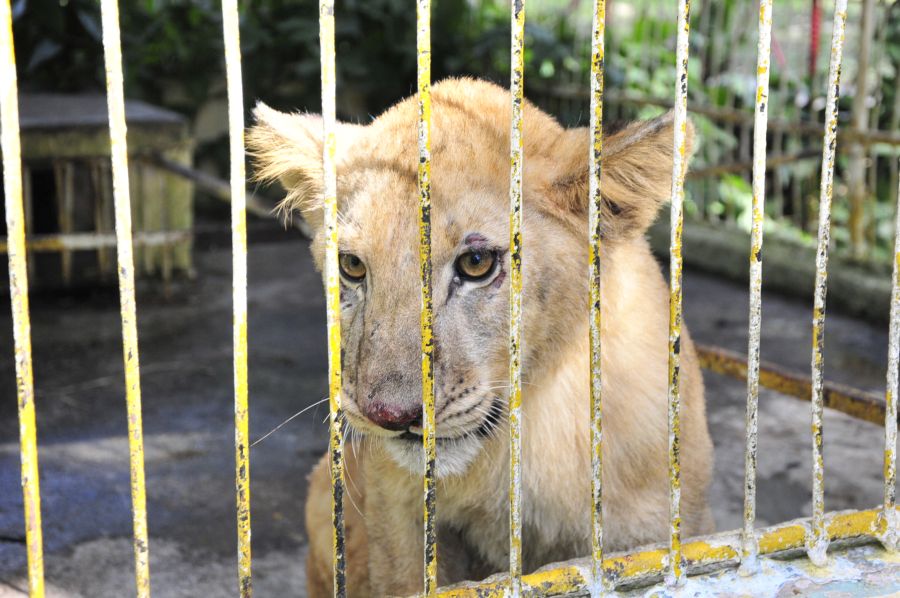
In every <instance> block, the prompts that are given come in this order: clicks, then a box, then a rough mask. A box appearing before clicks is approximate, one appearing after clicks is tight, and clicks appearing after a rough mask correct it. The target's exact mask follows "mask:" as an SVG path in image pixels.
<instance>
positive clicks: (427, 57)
mask: <svg viewBox="0 0 900 598" xmlns="http://www.w3.org/2000/svg"><path fill="white" fill-rule="evenodd" d="M416 53H417V61H416V65H417V69H416V72H417V78H418V87H419V96H418V104H419V120H418V147H419V163H418V183H419V269H420V270H419V274H420V276H421V279H422V305H421V312H422V313H421V326H422V330H421V337H422V415H423V425H422V448H423V450H424V452H425V471H424V472H423V475H424V493H425V495H424V502H425V514H424V517H425V519H424V534H425V538H424V546H425V549H424V550H425V553H424V565H425V568H424V587H425V596H427V597H428V598H431V597H433V596H435V593H436V592H437V531H436V529H435V522H436V514H435V502H436V497H435V474H436V472H435V458H436V455H435V437H436V432H437V431H436V429H435V422H434V330H433V326H432V324H433V319H432V311H431V307H432V304H431V0H418V1H417V2H416Z"/></svg>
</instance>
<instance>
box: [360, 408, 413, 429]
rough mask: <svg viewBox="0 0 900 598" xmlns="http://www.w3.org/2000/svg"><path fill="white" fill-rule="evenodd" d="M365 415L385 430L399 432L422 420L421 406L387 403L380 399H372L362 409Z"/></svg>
mask: <svg viewBox="0 0 900 598" xmlns="http://www.w3.org/2000/svg"><path fill="white" fill-rule="evenodd" d="M364 411H365V413H366V417H368V418H369V419H370V420H371V421H372V423H374V424H377V425H379V426H381V427H382V428H384V429H385V430H391V431H392V432H399V431H401V430H406V429H407V428H409V427H410V426H412V425H416V424H420V423H421V421H422V406H421V405H416V406H414V407H405V406H400V405H388V404H387V403H382V402H381V401H372V402H370V403H369V404H368V405H366V407H365V409H364Z"/></svg>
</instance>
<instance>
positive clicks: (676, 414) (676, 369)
mask: <svg viewBox="0 0 900 598" xmlns="http://www.w3.org/2000/svg"><path fill="white" fill-rule="evenodd" d="M690 15H691V2H690V0H679V2H678V37H677V41H676V47H675V52H676V62H677V64H676V67H677V68H676V71H677V75H676V81H677V83H676V93H675V139H674V153H673V160H672V200H671V207H672V211H671V222H672V231H671V238H672V239H671V244H670V250H669V251H670V260H669V277H670V283H669V284H670V286H669V289H670V290H669V390H668V403H669V521H670V524H669V528H670V529H669V555H668V574H667V582H668V583H669V584H670V585H678V584H680V583H681V581H682V576H683V566H682V551H681V459H680V456H679V451H680V450H681V388H680V383H681V375H680V368H681V318H682V306H681V297H682V290H681V270H682V259H681V235H682V226H683V220H684V175H685V170H686V168H687V158H688V156H687V83H688V51H689V47H688V34H689V32H690Z"/></svg>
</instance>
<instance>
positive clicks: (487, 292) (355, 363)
mask: <svg viewBox="0 0 900 598" xmlns="http://www.w3.org/2000/svg"><path fill="white" fill-rule="evenodd" d="M432 101H433V107H434V109H433V115H434V116H433V124H432V159H433V164H432V176H433V179H432V181H433V182H432V202H433V212H432V218H433V228H432V230H433V237H432V252H433V293H434V329H435V337H436V349H435V362H436V368H435V371H436V376H435V384H436V387H435V388H436V390H435V394H436V404H437V407H436V409H437V410H436V419H437V433H438V436H439V438H438V441H437V453H438V457H437V470H438V481H437V517H438V530H439V539H438V554H439V557H440V558H439V567H440V571H439V582H440V583H441V584H446V583H452V582H455V581H459V580H462V579H480V578H482V577H484V576H486V575H489V574H491V573H495V572H498V571H503V570H504V569H505V568H506V567H507V566H508V544H509V539H508V505H507V501H508V447H507V434H506V424H505V422H506V414H505V411H506V395H507V376H508V374H507V372H508V366H507V331H508V315H507V314H508V307H507V306H508V301H509V288H508V276H507V273H508V271H509V258H510V256H509V233H508V222H509V218H508V215H507V209H508V203H509V200H508V192H509V118H510V99H509V94H508V92H507V91H506V90H504V89H501V88H500V87H498V86H496V85H493V84H491V83H487V82H484V81H476V80H471V79H453V80H446V81H443V82H441V83H439V84H437V85H435V86H434V88H433V90H432ZM416 114H417V108H416V101H415V98H408V99H406V100H404V101H402V102H400V103H399V104H397V105H396V106H394V107H393V108H391V109H389V110H388V111H387V112H385V113H384V114H382V115H381V116H379V117H378V118H376V119H375V120H374V121H372V122H371V123H369V124H368V125H364V126H363V125H351V124H342V125H340V127H339V132H338V142H337V143H338V145H337V152H338V200H339V204H340V214H341V229H340V252H341V257H340V266H341V275H342V280H341V320H342V330H343V356H344V358H343V359H344V360H343V380H344V386H343V401H344V406H345V410H346V415H347V419H348V422H349V424H350V426H351V427H352V428H353V429H354V430H356V431H358V432H359V433H361V434H363V435H364V436H365V437H366V441H365V442H362V443H361V444H360V445H359V447H358V450H356V451H351V450H347V451H345V453H344V454H345V455H346V459H347V476H346V477H347V491H348V494H349V497H348V498H349V499H351V500H352V502H351V500H347V501H345V502H346V504H345V509H344V513H345V516H346V533H347V550H348V553H347V569H348V581H347V587H348V591H349V592H350V594H351V595H354V596H384V595H408V594H414V593H416V592H420V591H421V590H422V544H423V539H422V536H423V532H422V525H423V524H422V478H421V472H422V467H423V452H422V446H421V433H422V429H421V417H422V410H421V394H420V393H421V374H420V371H421V370H420V340H419V274H418V268H419V265H418V259H419V258H418V236H417V235H418V229H417V217H416V214H417V209H416V205H417V201H418V193H417V186H416V166H417V162H418V156H417V150H416ZM256 119H257V124H256V125H255V126H254V127H253V128H252V129H251V130H250V132H249V137H248V145H249V147H250V150H251V152H252V154H253V155H254V156H255V159H256V164H257V167H258V172H259V176H260V177H261V178H262V179H269V180H272V179H278V180H280V181H281V183H282V184H283V185H284V187H285V189H287V192H288V195H287V199H286V200H285V206H286V207H289V208H292V209H296V210H298V211H299V212H300V213H301V214H302V215H303V217H304V218H305V219H306V220H307V221H308V222H309V224H310V225H311V226H312V227H313V229H314V230H315V231H316V236H315V238H314V240H313V243H312V252H313V255H314V257H315V260H316V264H317V266H318V267H319V268H321V267H322V263H323V259H324V238H323V231H322V220H323V216H322V209H321V203H322V142H321V135H322V120H321V118H320V117H319V116H318V115H311V114H282V113H279V112H276V111H274V110H271V109H270V108H268V107H266V106H264V105H259V106H258V107H257V109H256ZM524 127H525V128H524V144H525V145H524V150H525V170H524V210H525V212H524V221H525V225H524V233H523V237H524V254H523V260H524V266H523V272H524V295H523V304H524V342H523V371H524V376H525V379H524V382H523V406H522V409H523V413H524V416H523V432H522V434H523V436H522V437H523V449H522V451H523V467H524V473H523V481H522V490H523V530H524V538H523V548H524V558H525V563H524V565H525V566H524V569H525V570H526V571H531V570H534V569H535V568H537V567H539V566H541V565H544V564H546V563H549V562H553V561H559V560H565V559H569V558H573V557H576V556H584V555H587V554H589V551H590V544H591V542H590V508H589V507H590V483H591V473H590V472H591V453H590V441H589V421H590V416H589V413H590V405H589V388H588V386H589V367H588V285H587V283H588V281H587V271H588V266H587V264H588V255H587V251H588V226H587V213H588V204H587V202H588V177H589V172H588V156H589V133H588V130H587V129H585V128H579V129H564V128H562V127H561V126H560V125H559V124H558V123H557V122H556V121H555V120H554V119H553V118H551V117H550V116H548V115H547V114H545V113H543V112H541V111H540V110H539V109H537V108H536V107H534V106H533V105H531V104H527V103H526V105H525V124H524ZM688 138H689V140H690V138H691V132H690V131H689V132H688ZM672 140H673V126H672V119H671V116H663V117H661V118H658V119H656V120H652V121H649V122H641V123H636V124H632V125H631V126H628V127H627V128H625V129H624V130H622V131H620V132H619V133H616V134H614V135H611V136H609V137H608V138H607V139H606V141H605V144H604V160H603V186H602V189H603V195H604V199H605V206H604V209H603V213H602V218H603V226H604V244H603V256H602V271H603V274H602V276H603V279H602V289H603V299H602V300H603V331H602V334H603V355H602V369H603V410H604V413H603V416H604V421H603V426H604V439H603V440H604V445H603V451H604V459H603V465H604V467H603V496H604V503H603V506H604V522H605V530H604V537H605V540H606V547H607V549H608V550H621V549H625V548H629V547H634V546H637V545H640V544H644V543H649V542H657V541H662V540H664V539H665V538H666V537H667V535H666V534H667V529H668V523H667V522H668V508H669V507H668V486H667V479H668V477H667V432H666V430H667V419H666V413H667V411H666V385H667V382H666V380H667V344H666V339H667V326H668V309H667V306H668V294H667V288H666V284H665V281H664V280H663V276H662V274H661V273H660V269H659V266H658V265H657V263H656V262H655V261H654V258H653V257H652V256H651V254H650V250H649V248H648V245H647V242H646V241H645V240H644V237H643V234H644V232H645V231H646V229H647V227H648V226H649V225H650V224H651V222H652V221H653V220H654V218H655V217H656V213H657V210H658V209H659V207H660V206H661V205H662V204H663V203H664V202H665V201H666V200H667V199H668V197H669V193H670V186H671V182H672V181H671V169H672ZM682 343H683V344H682V362H681V363H682V366H681V367H682V388H681V393H682V397H683V401H684V403H683V409H682V418H683V419H682V434H683V436H682V438H683V440H682V449H681V450H682V453H681V457H682V483H683V489H682V499H681V506H682V515H683V532H684V533H685V534H686V535H687V536H690V535H695V534H699V533H707V532H710V531H711V530H712V528H713V522H712V517H711V514H710V510H709V506H708V504H707V497H706V492H707V486H708V484H709V479H710V470H711V464H712V444H711V442H710V438H709V433H708V430H707V425H706V414H705V406H704V399H703V381H702V378H701V375H700V369H699V367H698V364H697V358H696V355H695V352H694V347H693V345H692V343H691V340H690V338H689V336H688V335H687V333H685V334H684V336H683V337H682ZM326 459H327V457H326V458H323V459H322V460H321V461H320V463H319V465H318V466H317V467H316V469H315V471H313V473H312V475H311V476H310V488H309V498H308V500H307V506H306V526H307V531H308V533H309V542H310V546H309V559H308V562H307V570H308V584H309V593H310V596H314V597H318V596H329V595H331V594H332V590H331V571H332V566H331V558H332V556H331V555H332V548H331V542H332V532H331V515H330V508H331V507H330V497H331V490H330V482H329V473H328V464H327V463H326Z"/></svg>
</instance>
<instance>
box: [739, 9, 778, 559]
mask: <svg viewBox="0 0 900 598" xmlns="http://www.w3.org/2000/svg"><path fill="white" fill-rule="evenodd" d="M771 46H772V0H760V2H759V40H758V43H757V49H756V110H755V111H754V122H753V209H752V214H753V224H752V226H751V229H750V318H749V324H748V325H747V330H748V335H747V336H748V339H749V340H748V341H747V424H746V435H747V441H746V447H745V449H744V528H743V531H742V533H741V564H742V566H743V567H744V569H745V570H747V571H751V570H754V569H755V563H756V554H757V552H758V551H759V547H758V546H757V544H756V535H755V533H754V531H753V527H754V525H755V522H756V443H757V437H758V406H759V341H760V338H759V337H760V329H761V327H762V245H763V222H764V220H765V214H766V129H767V127H768V121H769V56H770V53H771Z"/></svg>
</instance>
